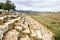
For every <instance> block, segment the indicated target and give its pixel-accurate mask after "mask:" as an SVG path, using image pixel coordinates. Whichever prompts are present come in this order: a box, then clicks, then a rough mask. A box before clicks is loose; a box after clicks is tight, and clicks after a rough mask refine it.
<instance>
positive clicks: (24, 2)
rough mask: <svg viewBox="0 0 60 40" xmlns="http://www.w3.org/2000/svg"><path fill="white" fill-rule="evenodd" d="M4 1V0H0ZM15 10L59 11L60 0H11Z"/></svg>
mask: <svg viewBox="0 0 60 40" xmlns="http://www.w3.org/2000/svg"><path fill="white" fill-rule="evenodd" d="M0 1H1V2H5V0H0ZM11 1H12V2H14V3H15V5H16V9H17V10H34V11H60V0H11Z"/></svg>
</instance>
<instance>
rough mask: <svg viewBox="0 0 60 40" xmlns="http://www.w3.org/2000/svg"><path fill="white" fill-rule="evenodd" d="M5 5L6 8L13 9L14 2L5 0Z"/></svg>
mask: <svg viewBox="0 0 60 40" xmlns="http://www.w3.org/2000/svg"><path fill="white" fill-rule="evenodd" d="M5 6H6V7H5V9H6V10H10V9H12V10H15V8H16V6H15V5H14V3H12V2H11V1H10V0H6V2H5Z"/></svg>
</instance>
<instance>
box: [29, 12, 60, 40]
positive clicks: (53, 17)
mask: <svg viewBox="0 0 60 40" xmlns="http://www.w3.org/2000/svg"><path fill="white" fill-rule="evenodd" d="M29 15H30V16H31V17H32V18H34V19H35V20H37V21H39V22H40V23H41V24H43V25H45V26H46V27H47V28H49V29H50V30H51V31H52V32H53V33H54V34H55V36H54V38H55V40H60V13H50V12H49V13H31V14H29Z"/></svg>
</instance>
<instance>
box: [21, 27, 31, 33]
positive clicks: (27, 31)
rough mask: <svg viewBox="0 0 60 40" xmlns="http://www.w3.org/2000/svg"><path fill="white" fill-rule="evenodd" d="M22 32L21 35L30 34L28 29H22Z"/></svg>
mask: <svg viewBox="0 0 60 40" xmlns="http://www.w3.org/2000/svg"><path fill="white" fill-rule="evenodd" d="M22 32H23V33H27V34H30V30H29V28H28V29H24V30H23V31H22Z"/></svg>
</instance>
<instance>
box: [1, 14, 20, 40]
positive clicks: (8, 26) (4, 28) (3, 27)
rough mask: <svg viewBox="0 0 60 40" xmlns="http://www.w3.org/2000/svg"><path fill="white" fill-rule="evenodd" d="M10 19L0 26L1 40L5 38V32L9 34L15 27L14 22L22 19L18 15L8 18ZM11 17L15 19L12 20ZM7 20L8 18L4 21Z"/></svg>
mask: <svg viewBox="0 0 60 40" xmlns="http://www.w3.org/2000/svg"><path fill="white" fill-rule="evenodd" d="M9 17H10V19H7V20H6V21H7V22H5V23H4V24H2V25H0V35H1V36H0V39H1V40H2V38H3V34H4V33H5V32H7V31H9V30H11V29H12V28H13V27H14V25H13V24H14V22H15V21H17V20H19V19H20V17H19V16H16V15H13V16H8V18H9ZM11 17H14V19H13V18H11ZM5 18H6V17H4V18H3V19H4V20H5ZM4 20H2V22H3V21H4Z"/></svg>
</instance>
